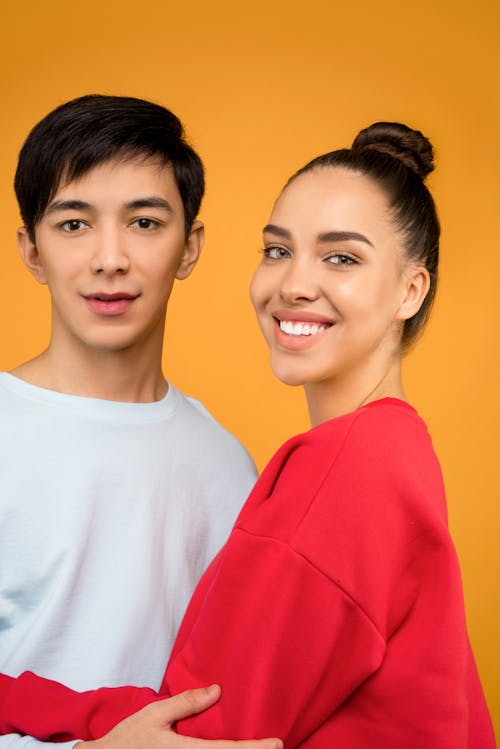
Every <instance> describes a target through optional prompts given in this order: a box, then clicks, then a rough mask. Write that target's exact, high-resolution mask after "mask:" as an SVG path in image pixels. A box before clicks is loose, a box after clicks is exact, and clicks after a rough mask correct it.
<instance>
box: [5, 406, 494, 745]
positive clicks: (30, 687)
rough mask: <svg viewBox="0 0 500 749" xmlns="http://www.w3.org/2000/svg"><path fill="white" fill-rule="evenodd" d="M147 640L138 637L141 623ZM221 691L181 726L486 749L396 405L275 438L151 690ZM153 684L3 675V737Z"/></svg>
mask: <svg viewBox="0 0 500 749" xmlns="http://www.w3.org/2000/svg"><path fill="white" fill-rule="evenodd" d="M145 636H147V633H145ZM213 682H217V683H219V684H221V685H222V688H223V695H222V698H221V700H220V702H219V703H218V704H217V705H215V706H214V707H212V708H211V709H210V710H208V711H206V712H205V713H202V714H200V715H198V716H195V717H193V718H190V719H188V720H185V721H183V722H182V723H180V724H179V725H178V730H179V731H180V732H181V733H185V734H187V735H191V736H200V737H204V738H214V739H216V738H233V739H235V738H238V739H242V738H259V737H263V736H280V737H281V738H283V739H284V741H285V747H286V749H292V747H298V746H300V747H303V748H304V749H328V748H329V747H332V748H333V747H338V748H339V749H361V748H362V749H366V747H368V746H369V747H370V749H401V748H402V747H404V749H462V748H463V749H492V748H493V747H495V740H494V736H493V730H492V726H491V721H490V719H489V715H488V711H487V708H486V705H485V701H484V697H483V693H482V690H481V686H480V683H479V679H478V676H477V671H476V668H475V664H474V659H473V656H472V653H471V650H470V646H469V642H468V638H467V632H466V626H465V616H464V605H463V598H462V586H461V580H460V571H459V566H458V562H457V557H456V553H455V550H454V548H453V543H452V541H451V538H450V536H449V533H448V529H447V521H446V505H445V497H444V490H443V483H442V478H441V472H440V468H439V464H438V462H437V459H436V457H435V455H434V452H433V449H432V445H431V441H430V438H429V435H428V433H427V430H426V428H425V425H424V424H423V422H422V421H421V419H420V418H419V417H418V415H417V413H416V412H415V411H414V410H413V409H412V408H411V407H410V406H408V405H407V404H405V403H403V402H402V401H399V400H396V399H384V400H381V401H376V402H374V403H371V404H369V405H367V406H364V407H362V408H361V409H359V410H357V411H355V412H354V413H352V414H349V415H347V416H343V417H340V418H338V419H334V420H332V421H329V422H326V423H324V424H322V425H320V426H318V427H316V428H314V429H312V430H311V431H309V432H307V433H305V434H302V435H298V436H297V437H294V438H293V439H291V440H289V441H288V442H287V443H286V444H285V445H284V446H283V447H282V448H281V449H280V450H279V451H278V453H277V454H276V455H275V456H274V458H273V459H272V460H271V462H270V463H269V465H268V466H267V468H266V469H265V471H264V473H263V474H262V476H261V478H260V479H259V481H258V482H257V484H256V486H255V489H254V491H253V492H252V494H251V495H250V497H249V499H248V500H247V502H246V504H245V506H244V508H243V510H242V512H241V514H240V517H239V518H238V521H237V522H236V525H235V528H234V529H233V531H232V533H231V536H230V538H229V540H228V542H227V544H226V545H225V547H224V548H223V549H222V551H221V552H220V554H219V555H218V556H217V557H216V559H215V560H214V561H213V563H212V565H211V566H210V567H209V568H208V570H207V571H206V573H205V575H204V576H203V578H202V580H201V582H200V584H199V585H198V587H197V589H196V591H195V593H194V595H193V598H192V600H191V603H190V605H189V607H188V610H187V612H186V615H185V618H184V621H183V623H182V626H181V629H180V631H179V634H178V637H177V641H176V644H175V646H174V650H173V653H172V656H171V659H170V662H169V665H168V668H167V672H166V674H165V679H164V682H163V685H162V688H161V690H160V693H161V694H163V695H168V694H174V693H177V692H179V691H181V690H183V689H186V688H191V687H194V686H204V685H206V684H209V683H213ZM154 698H157V696H156V695H154V693H153V692H152V691H151V690H148V689H140V688H133V687H129V688H121V691H120V690H116V689H108V690H106V689H104V690H95V691H93V692H85V693H83V694H79V693H76V692H72V691H71V690H68V689H66V688H65V687H62V686H61V685H58V684H56V683H54V682H47V681H45V680H43V679H39V678H38V677H35V676H34V675H33V674H29V673H27V674H24V675H22V676H21V677H20V678H19V679H17V680H16V679H10V678H9V677H2V681H0V731H2V732H3V733H6V732H11V731H18V732H22V733H29V734H31V735H34V736H37V737H38V738H42V739H52V740H54V737H57V738H61V739H69V738H83V739H92V738H97V737H99V736H101V735H102V734H103V733H105V732H106V731H107V730H108V729H109V728H111V727H112V726H113V725H115V724H116V722H118V721H119V720H121V719H122V718H123V717H124V716H125V715H126V714H128V713H129V712H131V711H132V710H134V709H137V708H138V707H140V706H141V705H143V704H146V702H148V701H150V700H151V699H154Z"/></svg>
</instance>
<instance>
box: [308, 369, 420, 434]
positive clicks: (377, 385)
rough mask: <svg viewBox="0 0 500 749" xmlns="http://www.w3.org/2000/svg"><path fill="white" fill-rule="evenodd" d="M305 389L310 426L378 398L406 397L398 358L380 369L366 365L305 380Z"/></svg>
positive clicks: (404, 398)
mask: <svg viewBox="0 0 500 749" xmlns="http://www.w3.org/2000/svg"><path fill="white" fill-rule="evenodd" d="M304 390H305V393H306V397H307V405H308V409H309V417H310V419H311V424H312V426H317V425H318V424H322V423H323V422H324V421H328V420H329V419H334V418H336V417H337V416H343V415H344V414H347V413H351V412H352V411H355V410H356V409H357V408H360V407H361V406H364V405H366V404H367V403H371V402H373V401H376V400H380V399H381V398H400V399H401V400H406V396H405V392H404V390H403V385H402V382H401V361H400V358H399V357H398V358H397V359H395V360H394V361H392V362H391V363H390V364H389V365H388V366H387V367H385V368H382V369H379V371H376V370H375V371H374V370H373V368H369V369H368V370H367V371H364V370H357V371H356V372H347V373H344V374H343V375H340V376H338V377H336V378H334V379H331V380H323V381H321V382H315V383H308V384H307V385H305V386H304Z"/></svg>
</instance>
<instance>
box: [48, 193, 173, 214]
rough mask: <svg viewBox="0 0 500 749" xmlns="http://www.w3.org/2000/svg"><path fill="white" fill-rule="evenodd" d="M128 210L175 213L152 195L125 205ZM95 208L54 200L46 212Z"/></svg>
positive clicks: (82, 201)
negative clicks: (154, 210) (154, 209)
mask: <svg viewBox="0 0 500 749" xmlns="http://www.w3.org/2000/svg"><path fill="white" fill-rule="evenodd" d="M125 208H126V209H127V210H137V209H138V208H139V209H140V208H163V209H164V210H165V211H168V212H169V213H173V208H172V206H171V204H170V203H169V202H168V200H165V198H161V197H160V196H158V195H151V196H147V197H144V198H135V199H134V200H130V201H129V202H128V203H125ZM93 209H94V206H93V205H91V204H90V203H87V202H86V201H85V200H75V199H68V200H54V201H53V202H52V203H51V204H50V205H49V206H48V207H47V210H46V211H45V212H46V213H54V212H55V211H91V210H93Z"/></svg>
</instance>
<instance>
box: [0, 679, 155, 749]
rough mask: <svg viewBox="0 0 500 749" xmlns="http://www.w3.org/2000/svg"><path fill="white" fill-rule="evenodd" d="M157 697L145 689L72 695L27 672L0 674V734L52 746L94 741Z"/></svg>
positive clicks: (61, 687)
mask: <svg viewBox="0 0 500 749" xmlns="http://www.w3.org/2000/svg"><path fill="white" fill-rule="evenodd" d="M157 699H159V697H158V694H157V693H156V692H155V691H154V690H152V689H149V688H148V687H114V688H103V689H96V690H91V691H88V692H76V691H74V690H73V689H70V688H69V687H66V686H64V685H62V684H59V683H58V682H56V681H52V680H50V679H44V678H42V677H41V676H37V675H36V674H33V673H31V672H30V671H25V672H24V673H22V674H21V675H20V676H19V677H17V678H12V677H10V676H6V675H4V674H1V675H0V734H9V733H18V734H26V735H28V736H33V737H34V738H36V739H39V740H41V741H53V742H62V741H70V740H77V739H79V740H81V741H87V740H91V739H97V738H100V737H101V736H103V735H104V734H105V733H107V732H108V731H109V730H110V729H111V728H113V727H114V726H115V725H116V724H117V723H119V722H120V721H121V720H123V719H124V718H126V717H127V716H128V715H131V714H132V713H134V712H136V711H137V710H140V709H141V708H142V707H144V706H145V705H147V704H148V703H150V702H153V701H155V700H157Z"/></svg>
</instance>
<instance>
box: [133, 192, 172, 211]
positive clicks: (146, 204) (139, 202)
mask: <svg viewBox="0 0 500 749" xmlns="http://www.w3.org/2000/svg"><path fill="white" fill-rule="evenodd" d="M125 208H127V209H128V210H135V209H137V208H163V209H164V210H166V211H168V212H169V213H173V212H174V211H173V208H172V206H171V204H170V203H169V202H168V200H165V198H160V197H159V196H158V195H151V196H148V197H144V198H136V199H135V200H131V201H130V202H129V203H125Z"/></svg>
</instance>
